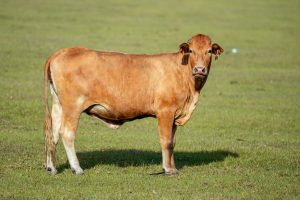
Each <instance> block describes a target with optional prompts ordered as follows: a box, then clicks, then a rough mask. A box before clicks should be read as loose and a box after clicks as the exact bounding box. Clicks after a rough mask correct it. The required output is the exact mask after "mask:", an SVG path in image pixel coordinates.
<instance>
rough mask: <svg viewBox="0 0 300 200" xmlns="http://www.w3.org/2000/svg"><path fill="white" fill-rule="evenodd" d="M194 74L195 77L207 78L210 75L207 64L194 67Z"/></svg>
mask: <svg viewBox="0 0 300 200" xmlns="http://www.w3.org/2000/svg"><path fill="white" fill-rule="evenodd" d="M192 74H193V76H195V77H200V78H205V77H206V76H207V75H208V70H207V68H206V67H205V66H202V65H201V66H199V65H198V66H196V67H194V68H193V71H192Z"/></svg>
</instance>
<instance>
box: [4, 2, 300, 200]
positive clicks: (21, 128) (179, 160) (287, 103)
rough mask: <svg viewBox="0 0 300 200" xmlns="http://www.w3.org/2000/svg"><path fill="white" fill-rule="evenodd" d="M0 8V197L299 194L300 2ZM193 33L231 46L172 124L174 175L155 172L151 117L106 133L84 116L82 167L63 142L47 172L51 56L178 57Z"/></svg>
mask: <svg viewBox="0 0 300 200" xmlns="http://www.w3.org/2000/svg"><path fill="white" fill-rule="evenodd" d="M0 4H1V5H0V156H1V157H0V199H300V58H299V55H300V45H299V44H300V40H299V34H300V26H299V24H300V15H299V13H300V2H299V1H297V0H290V1H281V0H272V1H271V0H266V1H260V0H253V1H238V0H232V1H224V0H215V1H196V0H195V1H191V0H188V1H179V0H176V1H171V0H166V1H156V0H155V1H138V0H134V1H129V0H122V1H121V0H119V1H115V0H114V1H94V0H84V1H73V0H63V1H54V0H52V1H38V0H28V1H21V0H19V1H17V0H2V1H1V3H0ZM197 33H205V34H208V35H210V36H211V38H212V39H213V41H214V42H217V43H219V44H220V45H221V46H222V47H223V48H224V49H225V53H224V54H223V55H222V56H221V57H220V58H219V60H218V61H216V62H214V63H213V66H212V70H211V73H210V75H209V79H208V81H207V83H206V85H205V87H204V89H203V90H202V93H201V97H200V101H199V103H198V107H197V109H196V111H195V112H194V113H193V116H192V118H191V120H190V121H189V123H188V124H187V125H185V126H184V127H180V128H179V129H178V131H177V144H176V149H175V160H176V164H177V168H178V169H179V174H178V175H177V176H173V177H167V176H163V175H150V174H153V173H156V172H160V171H161V151H160V145H159V139H158V128H157V122H156V120H155V119H142V120H137V121H134V122H130V123H126V124H124V126H122V127H121V128H120V129H118V130H111V129H109V128H107V127H106V126H104V125H103V124H101V123H100V122H98V121H97V120H96V119H93V118H89V117H88V116H86V115H85V114H82V116H81V120H80V124H79V129H78V132H77V136H76V137H77V138H76V150H77V154H78V157H79V160H80V162H81V166H82V167H83V169H84V170H85V174H84V175H83V176H76V175H73V174H72V172H71V170H70V169H69V165H68V163H67V159H66V155H65V152H64V148H63V145H62V142H60V143H59V145H58V147H57V169H58V174H57V175H55V176H49V175H48V174H47V173H46V171H45V170H44V169H43V162H44V136H43V117H44V106H43V65H44V62H45V60H46V58H47V57H48V56H49V55H51V54H52V53H53V52H54V51H56V50H58V49H60V48H64V47H72V46H78V45H80V46H86V47H89V48H93V49H98V50H109V51H122V52H128V53H147V54H152V53H158V52H175V51H177V50H178V46H179V44H181V43H182V42H185V41H186V40H187V39H189V37H190V36H192V35H194V34H197ZM233 48H237V50H238V51H237V53H236V54H233V53H232V52H231V49H233ZM124 92H126V91H124Z"/></svg>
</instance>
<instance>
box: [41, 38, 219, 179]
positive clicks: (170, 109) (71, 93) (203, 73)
mask: <svg viewBox="0 0 300 200" xmlns="http://www.w3.org/2000/svg"><path fill="white" fill-rule="evenodd" d="M222 52H223V49H222V48H221V47H220V46H219V45H218V44H216V43H214V44H212V43H211V39H210V38H209V37H208V36H206V35H202V34H199V35H195V36H193V37H192V38H191V39H190V40H188V42H187V43H183V44H181V45H180V49H179V51H178V52H175V53H162V54H156V55H131V54H124V53H115V52H100V51H94V50H91V49H87V48H81V47H77V48H67V49H62V50H60V51H58V52H56V53H55V54H53V55H52V56H51V57H49V58H48V60H47V62H46V64H45V68H44V70H45V72H44V78H45V86H44V87H45V88H44V90H45V143H46V144H45V145H46V163H45V167H46V169H47V171H48V172H49V173H50V174H55V173H56V172H57V171H56V169H55V146H56V144H57V142H58V139H59V136H61V138H62V141H63V144H64V147H65V150H66V153H67V157H68V160H69V163H70V166H71V169H72V171H73V172H74V173H76V174H82V173H83V170H82V169H81V167H80V166H79V162H78V159H77V156H76V153H75V148H74V139H75V133H76V129H77V124H78V120H79V117H80V114H81V113H82V112H85V113H87V114H88V115H91V116H95V117H97V118H99V119H100V120H102V121H103V122H105V123H106V124H107V125H109V126H110V127H112V128H117V127H119V126H120V125H122V124H123V123H124V122H126V121H131V120H134V119H137V118H142V117H156V118H157V120H158V126H159V137H160V144H161V148H162V167H163V170H164V172H165V173H166V174H167V175H171V174H175V173H176V172H177V170H176V168H175V163H174V152H173V150H174V147H175V131H176V127H177V125H184V124H185V123H186V122H187V121H188V120H189V118H190V117H191V114H192V112H193V110H194V109H195V107H196V103H197V101H198V97H199V94H200V90H201V88H202V87H203V85H204V83H205V81H206V79H207V76H208V74H209V70H210V65H211V60H212V54H214V55H215V59H217V57H218V56H219V55H220V54H221V53H222ZM48 81H49V82H50V89H51V94H52V97H53V105H52V112H51V115H50V112H49V108H48Z"/></svg>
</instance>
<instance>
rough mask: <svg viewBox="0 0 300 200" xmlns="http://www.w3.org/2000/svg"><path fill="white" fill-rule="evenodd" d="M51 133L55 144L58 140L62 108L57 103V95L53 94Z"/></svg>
mask: <svg viewBox="0 0 300 200" xmlns="http://www.w3.org/2000/svg"><path fill="white" fill-rule="evenodd" d="M51 117H52V134H53V141H54V144H57V142H58V140H59V129H60V126H61V119H62V108H61V105H60V103H59V100H58V97H57V95H56V94H55V93H54V94H53V105H52V112H51Z"/></svg>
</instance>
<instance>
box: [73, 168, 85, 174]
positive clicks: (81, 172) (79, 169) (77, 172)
mask: <svg viewBox="0 0 300 200" xmlns="http://www.w3.org/2000/svg"><path fill="white" fill-rule="evenodd" d="M71 170H72V172H73V174H76V175H82V174H84V172H83V170H82V169H81V168H78V169H74V168H71Z"/></svg>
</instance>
